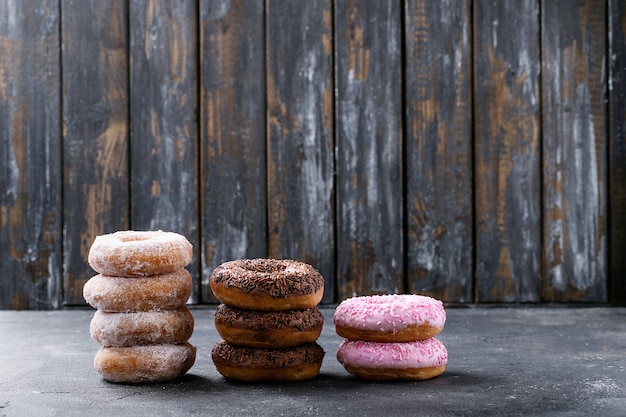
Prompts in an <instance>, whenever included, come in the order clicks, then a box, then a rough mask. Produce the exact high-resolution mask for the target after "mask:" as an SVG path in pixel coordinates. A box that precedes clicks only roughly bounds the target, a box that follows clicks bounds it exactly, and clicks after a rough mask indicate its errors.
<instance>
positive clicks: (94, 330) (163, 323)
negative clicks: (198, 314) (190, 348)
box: [89, 306, 194, 347]
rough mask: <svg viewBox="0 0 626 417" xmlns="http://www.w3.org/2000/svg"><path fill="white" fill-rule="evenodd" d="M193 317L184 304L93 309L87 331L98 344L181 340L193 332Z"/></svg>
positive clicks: (121, 345)
mask: <svg viewBox="0 0 626 417" xmlns="http://www.w3.org/2000/svg"><path fill="white" fill-rule="evenodd" d="M193 327H194V317H193V314H192V313H191V311H190V310H189V308H188V307H187V306H182V307H180V308H179V309H176V310H156V311H138V312H132V313H107V312H104V311H100V310H98V311H96V313H95V314H94V316H93V318H92V319H91V323H90V325H89V331H90V333H91V337H92V338H93V340H95V341H96V342H98V343H100V344H101V345H102V346H115V347H127V346H140V345H161V344H172V343H174V344H175V343H182V342H186V341H187V340H189V338H190V337H191V335H192V334H193Z"/></svg>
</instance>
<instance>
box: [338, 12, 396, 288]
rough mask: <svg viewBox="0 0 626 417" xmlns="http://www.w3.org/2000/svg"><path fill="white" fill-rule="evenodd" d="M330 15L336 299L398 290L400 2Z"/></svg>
mask: <svg viewBox="0 0 626 417" xmlns="http://www.w3.org/2000/svg"><path fill="white" fill-rule="evenodd" d="M334 10H335V44H336V45H337V47H336V48H337V50H336V54H335V56H336V58H335V68H336V69H335V80H336V81H335V82H336V89H335V91H336V97H335V102H336V109H335V114H336V120H335V129H336V142H337V143H336V150H337V156H336V161H337V281H338V283H337V285H338V290H339V294H338V296H339V299H343V298H346V297H350V296H354V295H357V294H379V293H389V292H402V291H404V283H403V269H404V253H403V252H404V248H403V246H404V245H403V243H404V242H403V217H402V213H403V209H402V204H403V201H404V199H403V186H402V170H403V164H402V71H401V70H402V68H401V57H402V40H401V19H400V16H401V8H400V2H399V1H388V2H359V1H356V0H352V1H351V0H346V1H343V0H341V1H337V2H335V9H334Z"/></svg>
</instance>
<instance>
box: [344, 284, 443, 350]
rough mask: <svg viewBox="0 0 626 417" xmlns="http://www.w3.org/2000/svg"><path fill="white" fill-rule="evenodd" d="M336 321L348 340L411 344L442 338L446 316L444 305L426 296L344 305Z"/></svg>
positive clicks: (356, 300)
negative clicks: (438, 335)
mask: <svg viewBox="0 0 626 417" xmlns="http://www.w3.org/2000/svg"><path fill="white" fill-rule="evenodd" d="M333 321H334V323H335V331H336V332H337V334H338V335H339V336H342V337H345V338H346V339H350V340H366V341H370V342H409V341H414V340H424V339H428V338H430V337H433V336H436V335H437V334H439V333H440V332H441V330H443V326H444V324H445V321H446V312H445V310H444V308H443V303H442V302H441V301H439V300H436V299H434V298H431V297H427V296H423V295H415V294H392V295H372V296H361V297H353V298H348V299H346V300H344V301H342V302H341V303H340V304H339V305H338V306H337V308H336V309H335V314H334V317H333Z"/></svg>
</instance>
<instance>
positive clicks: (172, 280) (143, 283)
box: [83, 268, 193, 313]
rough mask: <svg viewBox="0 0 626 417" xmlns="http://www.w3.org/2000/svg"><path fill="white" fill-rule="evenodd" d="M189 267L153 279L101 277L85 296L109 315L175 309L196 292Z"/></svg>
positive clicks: (86, 288) (85, 289)
mask: <svg viewBox="0 0 626 417" xmlns="http://www.w3.org/2000/svg"><path fill="white" fill-rule="evenodd" d="M192 286H193V285H192V279H191V275H190V274H189V272H188V271H187V270H186V269H185V268H181V269H178V270H176V271H174V272H170V273H168V274H163V275H154V276H150V277H133V278H125V277H111V276H106V275H102V274H98V275H96V276H95V277H93V278H91V279H89V280H88V281H87V282H86V283H85V285H84V286H83V297H84V298H85V300H86V301H87V302H88V303H89V304H90V305H91V306H92V307H94V308H97V309H98V310H103V311H109V312H118V313H125V312H130V311H150V310H175V309H177V308H179V307H182V306H183V305H184V304H185V302H186V301H187V300H188V299H189V296H190V295H191V291H192Z"/></svg>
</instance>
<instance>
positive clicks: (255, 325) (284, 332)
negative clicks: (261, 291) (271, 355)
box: [215, 304, 324, 348]
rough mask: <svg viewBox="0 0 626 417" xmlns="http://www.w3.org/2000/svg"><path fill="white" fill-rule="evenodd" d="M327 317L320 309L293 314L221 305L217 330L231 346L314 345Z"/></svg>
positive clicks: (217, 314) (217, 317)
mask: <svg viewBox="0 0 626 417" xmlns="http://www.w3.org/2000/svg"><path fill="white" fill-rule="evenodd" d="M323 325H324V316H323V315H322V312H321V311H320V309H319V308H317V307H313V308H310V309H307V310H290V311H253V310H243V309H239V308H235V307H229V306H227V305H225V304H220V305H219V306H218V307H217V309H216V310H215V329H216V330H217V332H218V333H219V334H220V336H222V338H223V339H224V340H225V341H226V342H227V343H229V344H231V345H238V346H249V347H260V348H284V347H291V346H297V345H301V344H303V343H310V342H315V341H316V340H317V339H318V337H319V336H320V334H321V332H322V327H323Z"/></svg>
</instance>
